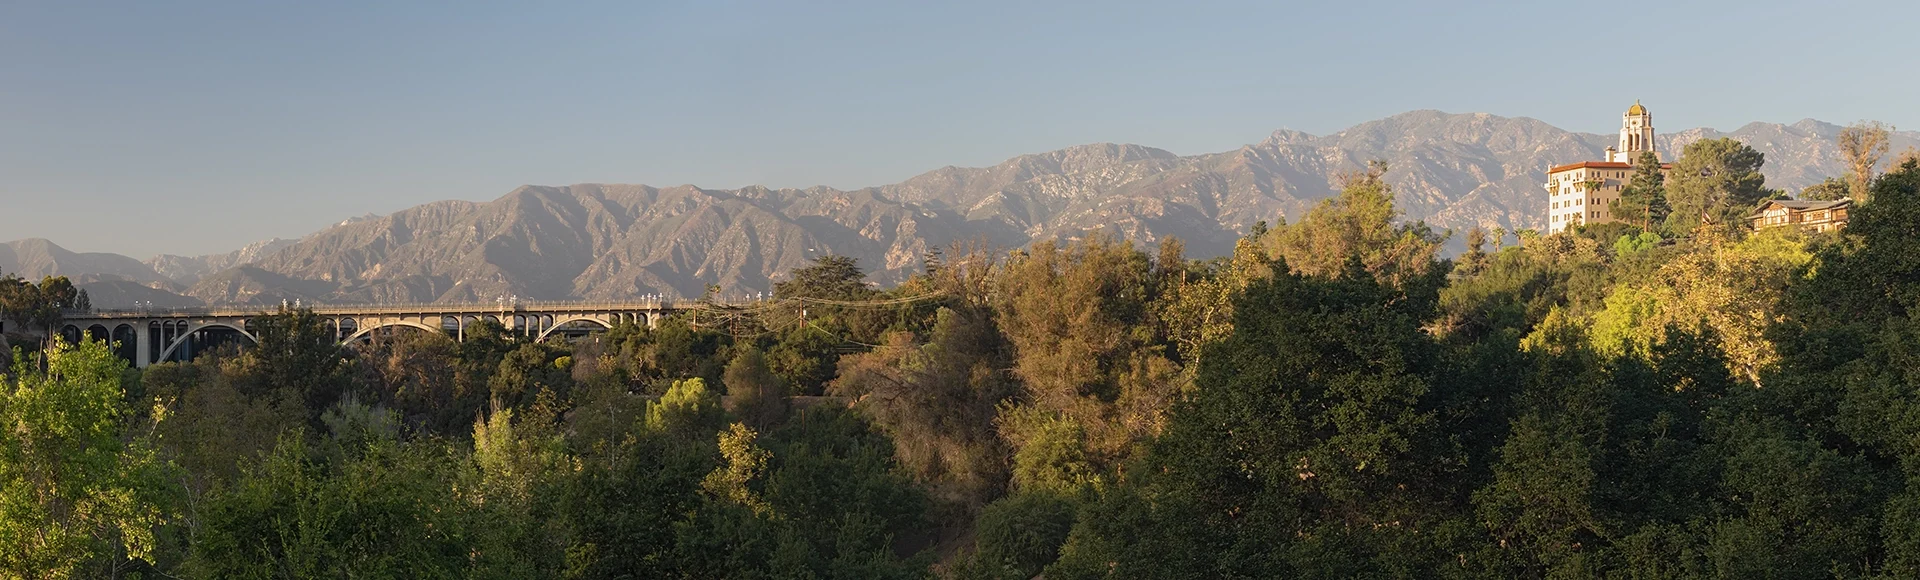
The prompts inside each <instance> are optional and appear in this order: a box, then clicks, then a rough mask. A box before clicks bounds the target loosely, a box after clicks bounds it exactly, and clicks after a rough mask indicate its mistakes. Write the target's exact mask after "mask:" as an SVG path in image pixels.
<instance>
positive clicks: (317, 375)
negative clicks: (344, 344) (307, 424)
mask: <svg viewBox="0 0 1920 580" xmlns="http://www.w3.org/2000/svg"><path fill="white" fill-rule="evenodd" d="M253 325H254V334H255V336H258V337H259V344H257V345H255V347H254V348H253V349H251V350H248V351H246V358H247V361H248V365H247V366H248V368H249V369H250V370H251V371H252V372H253V374H254V376H255V377H257V379H256V381H257V382H255V383H254V384H253V385H251V389H250V390H249V391H248V393H247V394H249V395H252V396H259V395H262V394H265V393H268V392H271V391H273V390H276V389H285V390H288V391H290V392H292V393H296V394H297V396H298V397H299V400H300V401H301V402H302V403H304V404H305V406H306V409H307V414H308V417H309V420H310V421H311V424H312V426H314V427H316V428H317V427H320V424H319V419H320V414H321V413H322V412H324V411H325V410H326V409H327V408H328V407H331V406H333V404H334V403H335V402H337V401H339V400H340V397H341V396H342V395H344V394H346V392H347V391H346V389H347V386H348V384H349V383H348V380H347V377H346V374H345V370H346V368H347V367H346V364H345V363H346V358H345V357H344V356H343V353H342V352H341V349H340V347H339V346H338V345H336V344H335V343H334V333H333V332H332V331H331V330H329V329H328V328H327V326H326V324H325V321H324V320H322V319H321V318H320V317H319V316H317V315H315V314H314V313H313V311H312V310H306V309H303V310H283V311H281V312H278V313H274V314H269V315H265V316H259V317H256V318H254V319H253Z"/></svg>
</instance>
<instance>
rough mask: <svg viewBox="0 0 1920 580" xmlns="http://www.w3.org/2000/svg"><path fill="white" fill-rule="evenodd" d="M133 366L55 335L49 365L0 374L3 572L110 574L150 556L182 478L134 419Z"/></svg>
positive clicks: (102, 349) (95, 345) (20, 366)
mask: <svg viewBox="0 0 1920 580" xmlns="http://www.w3.org/2000/svg"><path fill="white" fill-rule="evenodd" d="M125 368H126V363H125V362H124V361H121V360H120V359H119V357H116V356H114V354H113V351H112V350H110V348H109V347H108V346H107V345H106V344H104V343H99V342H88V343H84V344H80V345H68V344H65V343H64V342H63V341H61V340H59V339H57V338H56V339H54V341H53V345H52V346H51V347H50V349H49V350H48V352H47V370H46V371H45V372H40V371H38V370H37V369H35V367H34V366H33V365H28V364H25V361H23V360H18V359H16V360H15V364H14V365H13V366H12V369H13V370H14V372H15V374H14V375H12V376H7V377H5V378H4V379H0V425H4V426H5V427H4V428H0V578H72V577H104V576H108V575H112V574H113V573H114V572H113V570H114V569H115V568H117V567H118V566H120V565H122V564H123V563H124V562H125V561H126V560H127V559H134V560H151V559H153V554H154V549H155V547H156V536H155V534H156V531H157V528H159V527H160V526H161V525H163V524H165V523H167V522H168V521H169V520H171V519H172V516H173V513H172V512H173V508H174V505H173V504H174V503H175V502H177V501H178V500H179V497H178V496H179V488H178V484H176V483H173V481H172V480H173V477H172V475H173V474H172V473H170V470H169V469H168V466H167V464H166V463H164V462H163V461H161V460H160V459H158V458H157V457H156V455H155V453H154V450H153V447H152V442H151V441H150V440H149V438H148V437H147V436H145V435H135V434H133V433H130V432H129V425H128V422H129V419H130V417H131V415H132V413H131V411H130V409H128V407H127V403H126V401H125V399H124V396H125V393H124V392H123V390H122V388H121V384H120V380H121V371H122V370H124V369H125Z"/></svg>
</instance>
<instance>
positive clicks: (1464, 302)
mask: <svg viewBox="0 0 1920 580" xmlns="http://www.w3.org/2000/svg"><path fill="white" fill-rule="evenodd" d="M1760 162H1761V158H1760V156H1759V155H1758V154H1757V153H1752V150H1751V149H1746V148H1745V146H1743V145H1740V144H1739V143H1738V142H1733V141H1730V140H1727V141H1726V142H1720V141H1715V140H1707V141H1701V142H1698V143H1696V144H1694V145H1691V146H1689V147H1688V148H1687V151H1686V153H1685V154H1684V156H1683V157H1682V159H1680V160H1679V161H1678V162H1677V163H1676V166H1677V167H1680V168H1687V170H1686V171H1676V172H1675V173H1674V174H1673V175H1672V176H1670V177H1668V178H1666V179H1665V180H1664V181H1663V182H1660V183H1655V182H1656V181H1661V180H1657V179H1654V178H1646V180H1645V181H1644V182H1643V181H1641V180H1636V181H1635V182H1634V185H1633V188H1634V189H1635V192H1634V195H1629V196H1628V199H1629V200H1630V202H1631V203H1638V204H1639V205H1637V206H1631V207H1626V208H1622V209H1620V211H1621V212H1622V213H1623V215H1629V216H1640V217H1641V218H1642V219H1638V220H1628V221H1631V222H1633V223H1631V224H1615V225H1610V226H1594V227H1589V228H1585V229H1582V230H1579V231H1576V232H1573V233H1567V234H1559V235H1553V236H1540V235H1536V234H1534V233H1533V232H1530V231H1529V232H1521V233H1519V234H1518V235H1510V234H1508V233H1506V232H1492V234H1491V235H1489V233H1488V232H1482V231H1478V230H1476V231H1472V232H1466V234H1465V235H1466V241H1467V242H1468V246H1469V249H1468V251H1467V252H1466V253H1465V254H1463V255H1461V256H1460V257H1458V258H1456V259H1451V260H1448V259H1442V258H1440V244H1441V243H1442V241H1443V239H1444V237H1445V235H1446V234H1445V233H1444V232H1436V231H1433V230H1432V229H1430V228H1428V227H1427V226H1426V225H1424V224H1421V223H1418V222H1414V223H1403V222H1399V221H1398V220H1397V218H1398V212H1397V211H1396V210H1395V208H1394V205H1393V199H1394V195H1393V191H1392V190H1391V188H1390V187H1388V186H1387V185H1386V183H1385V182H1384V181H1382V179H1381V176H1382V174H1383V172H1384V171H1385V168H1384V167H1382V166H1375V167H1372V168H1370V170H1369V171H1366V172H1361V173H1356V174H1353V175H1351V176H1349V177H1348V178H1347V180H1346V182H1345V186H1344V188H1343V191H1342V192H1341V193H1340V194H1339V195H1338V196H1336V197H1333V198H1330V199H1328V200H1326V201H1324V202H1322V203H1320V204H1319V205H1318V206H1317V207H1315V208H1314V209H1313V210H1312V211H1311V212H1308V213H1306V214H1305V215H1304V216H1302V217H1301V218H1300V219H1299V220H1297V221H1296V222H1295V223H1273V224H1266V223H1262V224H1259V225H1256V226H1254V227H1253V228H1252V229H1251V230H1250V231H1248V232H1247V233H1246V234H1245V235H1244V236H1243V237H1242V238H1241V239H1239V240H1238V242H1237V244H1236V245H1235V248H1234V251H1233V253H1232V255H1230V256H1227V257H1223V258H1219V259H1213V260H1205V261H1199V260H1189V259H1187V258H1185V257H1184V256H1183V254H1182V248H1181V245H1180V243H1179V242H1178V241H1177V240H1163V241H1161V242H1160V243H1159V244H1158V245H1157V249H1156V250H1154V251H1153V252H1151V253H1149V252H1146V251H1142V250H1140V249H1138V246H1137V245H1136V244H1134V243H1132V242H1130V241H1128V240H1122V239H1115V238H1111V237H1105V236H1102V235H1097V234H1091V235H1087V236H1085V237H1081V238H1077V239H1063V240H1058V241H1053V242H1042V243H1039V244H1036V245H1034V246H1032V247H1029V248H1026V249H1024V250H1020V251H1015V252H1011V253H1003V252H997V251H992V250H989V249H987V248H984V247H980V248H969V247H953V248H947V249H946V251H945V252H944V253H937V254H933V255H929V256H928V257H927V259H926V262H925V267H924V269H923V271H922V272H921V273H919V274H917V275H914V276H912V277H911V278H909V279H907V280H906V281H905V282H903V283H901V284H899V285H897V286H895V287H892V288H888V289H876V288H874V287H871V286H869V285H867V284H865V283H864V282H863V277H864V273H863V272H862V270H861V269H860V268H859V265H858V264H856V263H855V262H854V261H852V260H850V259H845V258H835V257H827V258H822V259H819V260H816V261H815V262H814V263H813V265H812V266H810V267H808V268H805V269H802V270H798V271H795V272H793V273H792V275H791V276H790V277H788V278H787V279H786V280H785V281H782V282H780V283H779V285H778V286H777V287H776V288H775V290H774V295H775V298H776V299H775V300H773V301H770V302H767V303H766V304H765V305H764V306H759V307H753V308H746V309H719V308H715V309H711V310H708V311H704V312H696V313H691V314H688V315H682V316H678V317H675V318H672V319H668V320H666V321H664V322H662V323H660V324H658V325H657V326H656V327H653V328H647V327H644V326H632V325H628V326H621V327H617V328H614V329H612V330H610V331H607V332H605V333H602V334H598V335H594V336H592V337H589V338H585V339H581V340H577V341H573V342H567V341H549V342H534V341H530V340H528V339H527V338H526V337H523V336H517V335H515V334H514V333H513V332H511V331H508V330H507V329H504V328H501V327H498V326H490V325H484V324H483V325H481V326H479V327H476V328H473V329H470V330H469V332H468V336H467V337H466V339H465V340H464V341H455V340H453V339H452V338H450V337H447V336H443V335H439V334H430V333H410V332H400V333H395V334H392V335H390V336H382V337H378V338H377V339H376V340H374V341H372V342H371V343H367V344H358V345H351V346H346V347H341V346H337V345H335V344H333V343H332V342H331V340H330V339H331V335H330V334H329V333H328V332H327V331H326V329H325V327H324V326H323V323H322V321H321V320H320V319H318V318H317V317H315V316H314V315H312V314H311V313H310V312H303V311H298V310H288V311H282V312H280V313H277V314H273V315H269V316H263V317H261V318H259V319H256V324H257V329H258V331H259V334H260V336H261V343H260V344H259V345H257V346H255V347H253V348H249V349H245V350H241V351H226V352H221V353H215V354H212V355H208V356H203V357H201V358H199V359H196V360H194V361H193V362H189V363H166V364H159V365H155V366H153V367H151V368H148V369H146V370H144V371H135V370H130V369H128V368H126V365H125V364H124V363H123V362H121V361H120V360H119V359H117V358H115V357H114V356H113V355H112V351H111V349H110V347H109V346H108V345H104V344H100V343H92V342H89V343H85V344H77V345H70V344H55V345H53V346H52V347H51V348H50V349H48V350H46V351H44V355H42V354H39V353H36V352H34V351H32V350H21V351H19V352H18V353H17V354H16V355H15V356H14V358H13V361H12V363H11V364H10V365H9V366H8V367H7V370H6V374H5V380H4V382H3V383H0V577H6V578H105V577H122V578H133V577H140V578H308V577H354V578H393V577H406V578H821V579H825V578H930V577H945V578H961V579H1002V578H1005V579H1026V578H1033V577H1037V576H1041V575H1044V576H1045V577H1046V578H1049V579H1077V578H1290V577H1298V578H1353V577H1365V578H1516V577H1518V578H1549V577H1551V578H1594V577H1609V578H1613V577H1618V578H1749V577H1770V578H1824V577H1855V578H1876V577H1879V578H1911V577H1915V576H1920V388H1916V387H1920V354H1916V353H1920V322H1916V319H1915V316H1916V314H1920V162H1906V163H1905V164H1904V165H1901V166H1899V167H1896V168H1894V169H1893V170H1892V171H1891V172H1889V173H1886V174H1884V175H1879V176H1876V177H1873V178H1872V179H1870V180H1868V181H1867V185H1866V186H1865V187H1866V188H1867V190H1866V193H1868V194H1870V196H1871V202H1869V203H1863V204H1860V205H1858V206H1857V207H1856V209H1855V213H1854V216H1853V220H1852V225H1850V226H1849V228H1848V229H1846V230H1844V231H1842V232H1839V233H1833V234H1819V235H1815V234H1809V233H1802V232H1798V231H1794V230H1792V229H1791V228H1785V229H1775V230H1767V231H1764V232H1760V233H1754V232H1750V231H1747V230H1746V229H1745V223H1744V221H1742V220H1740V219H1738V216H1743V215H1744V213H1742V212H1744V211H1745V208H1748V207H1751V204H1752V203H1753V202H1756V201H1758V200H1759V199H1763V198H1765V197H1768V196H1774V195H1779V192H1775V191H1771V190H1767V189H1766V188H1765V186H1764V183H1763V181H1762V180H1761V179H1759V177H1758V169H1759V164H1760ZM1654 175H1655V176H1656V177H1657V176H1658V173H1657V172H1656V173H1655V174H1654ZM1863 197H1864V196H1863Z"/></svg>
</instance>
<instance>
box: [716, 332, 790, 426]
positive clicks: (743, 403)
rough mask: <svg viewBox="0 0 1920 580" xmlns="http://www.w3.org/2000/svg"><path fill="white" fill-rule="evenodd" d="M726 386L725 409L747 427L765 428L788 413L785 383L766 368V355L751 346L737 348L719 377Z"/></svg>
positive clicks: (776, 423)
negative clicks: (722, 376)
mask: <svg viewBox="0 0 1920 580" xmlns="http://www.w3.org/2000/svg"><path fill="white" fill-rule="evenodd" d="M721 381H722V382H723V384H724V385H725V386H726V388H727V396H726V398H725V399H723V401H722V402H723V404H724V405H725V406H726V408H727V412H730V413H733V415H734V416H735V417H739V418H740V419H741V420H742V421H745V422H746V425H747V426H748V427H751V428H753V429H757V430H762V431H764V430H767V429H770V428H772V427H773V426H775V425H778V424H779V423H780V422H781V421H783V420H785V419H786V416H787V386H786V384H784V383H783V382H782V381H781V380H780V377H777V376H774V375H773V372H772V371H770V370H768V369H767V356H766V355H765V354H761V352H760V349H757V348H753V347H751V346H749V347H746V348H743V349H740V350H739V352H738V353H736V354H734V355H733V362H731V363H728V364H727V371H726V373H725V376H724V378H722V379H721Z"/></svg>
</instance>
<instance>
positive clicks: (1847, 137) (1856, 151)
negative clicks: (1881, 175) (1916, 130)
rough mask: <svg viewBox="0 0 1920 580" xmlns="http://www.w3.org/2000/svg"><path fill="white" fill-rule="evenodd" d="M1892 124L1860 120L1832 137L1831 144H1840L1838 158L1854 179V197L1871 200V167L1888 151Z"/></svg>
mask: <svg viewBox="0 0 1920 580" xmlns="http://www.w3.org/2000/svg"><path fill="white" fill-rule="evenodd" d="M1892 129H1893V128H1892V127H1889V126H1887V125H1886V124H1885V123H1881V122H1879V121H1859V122H1856V123H1854V124H1852V125H1847V128H1845V129H1841V130H1840V134H1839V135H1838V136H1836V137H1834V143H1835V144H1836V145H1839V146H1840V158H1841V160H1842V161H1845V162H1846V163H1847V169H1848V170H1849V171H1851V172H1852V173H1851V174H1850V175H1849V177H1852V178H1853V183H1852V184H1851V188H1850V189H1851V190H1852V191H1853V200H1854V201H1855V202H1858V203H1867V202H1869V201H1872V200H1873V192H1872V191H1871V186H1872V184H1873V175H1874V172H1873V168H1874V166H1875V165H1878V164H1879V163H1880V157H1881V156H1883V155H1886V154H1887V147H1888V145H1889V144H1888V142H1887V141H1888V137H1889V136H1890V134H1891V133H1892Z"/></svg>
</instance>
